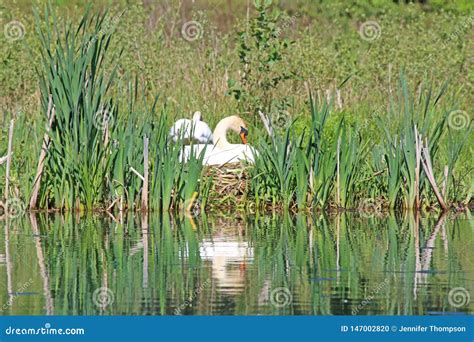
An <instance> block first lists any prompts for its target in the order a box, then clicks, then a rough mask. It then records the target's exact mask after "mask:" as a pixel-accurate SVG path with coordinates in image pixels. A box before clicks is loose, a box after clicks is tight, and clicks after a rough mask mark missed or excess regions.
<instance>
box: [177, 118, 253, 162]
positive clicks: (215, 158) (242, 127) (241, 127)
mask: <svg viewBox="0 0 474 342" xmlns="http://www.w3.org/2000/svg"><path fill="white" fill-rule="evenodd" d="M228 130H233V131H234V132H237V133H239V135H240V139H241V140H242V144H230V143H229V142H228V141H227V137H226V135H227V131H228ZM247 134H248V130H247V126H246V124H245V122H244V120H242V118H240V117H239V116H237V115H233V116H228V117H226V118H224V119H222V120H221V121H219V123H218V124H217V126H216V128H215V129H214V133H213V141H214V145H210V144H198V145H192V146H184V149H183V152H184V160H185V161H187V160H189V156H190V154H191V153H193V154H194V155H195V156H197V157H199V156H201V153H204V158H203V164H204V165H224V164H227V163H237V162H240V161H248V162H250V163H253V162H254V154H255V153H256V152H255V151H254V149H253V148H252V147H251V146H250V145H247Z"/></svg>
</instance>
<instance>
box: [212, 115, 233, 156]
mask: <svg viewBox="0 0 474 342" xmlns="http://www.w3.org/2000/svg"><path fill="white" fill-rule="evenodd" d="M230 126H231V122H230V120H229V119H228V118H226V119H222V120H221V121H219V123H218V124H217V126H216V128H215V129H214V133H212V136H213V140H214V144H215V145H216V147H217V148H220V149H225V148H228V147H230V146H231V144H229V142H228V141H227V137H226V135H227V131H228V130H229V129H230Z"/></svg>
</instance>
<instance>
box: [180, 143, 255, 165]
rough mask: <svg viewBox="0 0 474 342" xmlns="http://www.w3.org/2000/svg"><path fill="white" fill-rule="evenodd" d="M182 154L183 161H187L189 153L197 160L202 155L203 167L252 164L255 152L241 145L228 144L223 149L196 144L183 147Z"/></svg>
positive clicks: (248, 146) (249, 147)
mask: <svg viewBox="0 0 474 342" xmlns="http://www.w3.org/2000/svg"><path fill="white" fill-rule="evenodd" d="M183 153H184V160H185V161H187V160H189V158H190V155H191V153H192V154H193V155H194V156H196V157H197V158H199V156H200V155H201V153H204V158H203V160H202V163H203V165H224V164H228V163H238V162H241V161H247V162H249V163H254V161H255V159H254V155H255V153H256V152H255V151H254V149H253V148H252V147H251V146H250V145H243V144H229V145H228V146H227V147H226V148H225V149H221V148H218V147H217V146H215V145H211V144H198V145H191V146H189V145H187V146H184V148H183ZM182 160H183V159H182Z"/></svg>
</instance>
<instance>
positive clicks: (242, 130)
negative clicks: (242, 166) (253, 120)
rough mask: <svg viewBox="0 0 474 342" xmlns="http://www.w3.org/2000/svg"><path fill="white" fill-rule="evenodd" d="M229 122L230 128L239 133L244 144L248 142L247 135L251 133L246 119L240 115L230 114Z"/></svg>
mask: <svg viewBox="0 0 474 342" xmlns="http://www.w3.org/2000/svg"><path fill="white" fill-rule="evenodd" d="M229 123H230V125H229V128H230V129H232V130H233V131H235V132H237V133H238V134H239V136H240V140H242V144H247V135H248V134H249V131H248V129H247V124H246V123H245V121H244V120H243V119H242V118H241V117H240V116H238V115H233V116H229Z"/></svg>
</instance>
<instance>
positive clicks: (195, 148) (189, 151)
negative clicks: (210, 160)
mask: <svg viewBox="0 0 474 342" xmlns="http://www.w3.org/2000/svg"><path fill="white" fill-rule="evenodd" d="M211 149H212V145H209V144H195V145H185V146H183V149H182V150H181V152H180V154H179V161H180V162H181V163H186V162H187V161H189V159H190V158H191V155H193V156H194V157H195V158H199V157H200V156H201V153H207V151H208V150H211ZM204 151H205V152H204Z"/></svg>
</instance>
